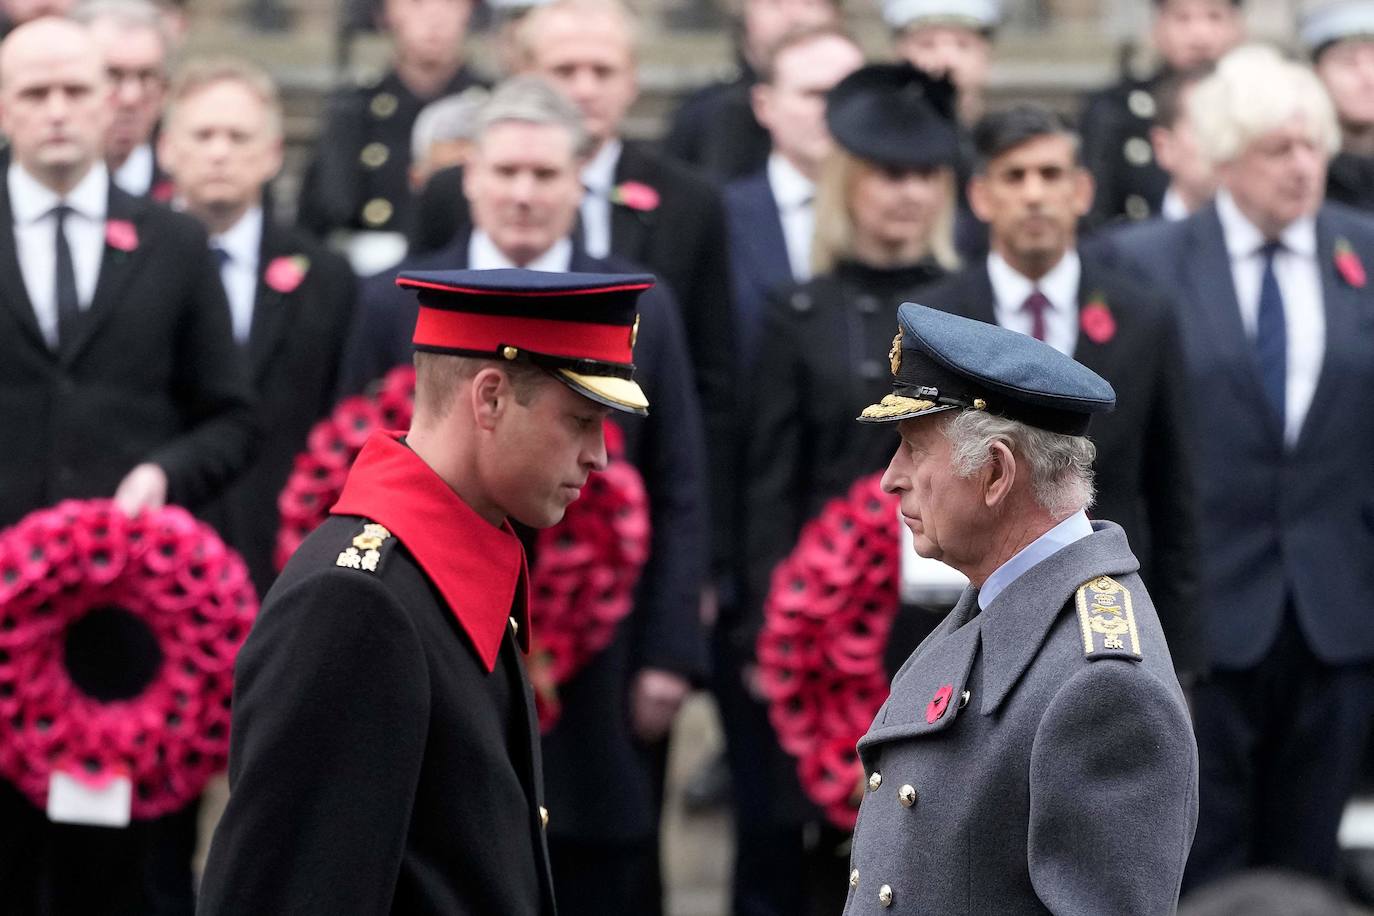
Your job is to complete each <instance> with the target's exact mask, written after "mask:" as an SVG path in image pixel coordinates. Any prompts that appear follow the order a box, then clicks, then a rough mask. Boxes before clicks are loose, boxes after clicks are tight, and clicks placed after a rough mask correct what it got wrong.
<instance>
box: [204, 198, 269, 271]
mask: <svg viewBox="0 0 1374 916" xmlns="http://www.w3.org/2000/svg"><path fill="white" fill-rule="evenodd" d="M210 246H211V247H218V248H223V249H224V252H225V253H226V254H227V255H229V261H230V263H232V264H238V265H240V266H244V267H255V266H256V265H257V263H258V256H259V253H260V251H259V249H260V248H261V246H262V207H250V208H249V209H248V212H246V213H244V214H243V216H241V217H239V221H238V222H236V223H234V225H232V226H230V227H229V228H228V229H227V230H225V231H224V232H223V233H222V234H220V235H212V236H210Z"/></svg>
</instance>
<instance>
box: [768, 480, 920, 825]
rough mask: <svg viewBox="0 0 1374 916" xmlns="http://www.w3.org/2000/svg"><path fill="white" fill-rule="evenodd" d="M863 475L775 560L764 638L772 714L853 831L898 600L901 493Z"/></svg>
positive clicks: (820, 798)
mask: <svg viewBox="0 0 1374 916" xmlns="http://www.w3.org/2000/svg"><path fill="white" fill-rule="evenodd" d="M881 477H882V475H881V474H874V475H872V476H869V477H863V478H860V479H859V480H858V481H857V482H856V483H855V484H854V485H853V486H852V487H850V489H849V493H848V494H847V495H845V496H842V497H839V498H837V499H832V500H831V501H830V502H828V503H827V504H826V505H825V508H824V509H822V510H821V514H820V515H819V516H817V517H816V518H815V519H813V520H811V521H810V522H808V523H807V524H806V525H805V526H804V527H803V528H802V532H801V537H800V538H799V539H798V541H797V546H796V547H795V548H794V549H793V550H792V553H791V554H789V555H788V556H787V558H786V559H784V560H783V561H782V562H781V563H780V564H778V566H777V568H775V569H774V570H773V578H772V582H771V586H770V590H769V593H768V597H767V599H766V601H765V603H764V622H763V629H762V630H761V631H760V633H759V638H758V646H757V648H758V660H759V677H760V679H761V681H762V684H763V690H764V692H765V693H766V694H767V695H768V697H769V707H768V717H769V720H770V721H771V722H772V723H773V728H774V730H775V731H776V732H777V734H778V740H779V743H780V744H781V745H782V747H783V749H784V750H786V751H787V752H788V753H790V754H792V755H793V756H794V757H796V758H797V772H798V775H799V776H800V778H801V785H802V789H803V790H804V791H805V792H806V794H807V796H808V797H810V798H811V799H812V800H813V801H814V802H815V803H816V804H817V805H819V806H820V807H821V809H822V810H823V811H824V812H825V815H826V817H828V818H829V819H830V821H831V822H832V823H834V824H835V825H836V826H838V827H840V828H842V829H845V830H852V829H853V828H854V823H855V820H856V819H857V817H858V802H859V799H860V798H861V797H862V789H861V788H860V786H861V783H862V778H863V772H862V767H861V765H860V763H859V758H858V754H857V752H856V751H855V749H854V746H855V744H857V743H858V740H859V738H861V737H862V736H863V734H864V732H865V731H867V729H868V727H869V725H870V724H871V723H872V721H873V716H874V714H875V713H876V712H877V711H878V707H880V706H881V705H882V703H883V700H884V699H886V698H887V693H888V679H887V674H886V673H885V672H884V670H883V649H884V648H885V647H886V645H887V640H888V635H889V633H890V632H891V629H892V621H893V618H894V617H895V616H896V613H897V604H898V554H897V551H898V543H899V541H898V538H897V533H898V532H897V504H896V499H895V498H894V497H893V496H890V495H889V494H887V493H884V492H883V491H882V488H881V487H880V486H879V480H880V479H881Z"/></svg>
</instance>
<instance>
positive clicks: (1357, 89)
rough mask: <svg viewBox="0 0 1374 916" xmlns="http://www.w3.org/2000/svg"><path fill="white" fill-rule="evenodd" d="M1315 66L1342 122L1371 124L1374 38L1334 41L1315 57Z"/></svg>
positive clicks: (1373, 99)
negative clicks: (1319, 55)
mask: <svg viewBox="0 0 1374 916" xmlns="http://www.w3.org/2000/svg"><path fill="white" fill-rule="evenodd" d="M1316 70H1317V76H1319V77H1321V81H1322V82H1323V83H1324V84H1325V85H1326V91H1327V92H1329V93H1331V101H1332V102H1334V103H1335V105H1336V114H1337V115H1338V116H1339V117H1340V119H1341V123H1342V124H1346V125H1350V126H1353V127H1369V126H1370V125H1374V38H1351V39H1347V40H1345V41H1339V42H1337V43H1336V44H1334V45H1332V46H1331V47H1329V48H1327V49H1326V50H1325V51H1323V52H1322V54H1321V57H1319V58H1317V64H1316Z"/></svg>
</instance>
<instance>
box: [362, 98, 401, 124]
mask: <svg viewBox="0 0 1374 916" xmlns="http://www.w3.org/2000/svg"><path fill="white" fill-rule="evenodd" d="M399 104H400V103H399V102H398V101H397V99H396V96H394V95H392V94H391V93H390V92H379V93H377V94H376V95H374V96H373V97H372V101H371V103H369V105H368V107H369V108H370V109H372V116H373V117H374V118H377V119H378V120H382V121H384V120H386V119H387V118H389V117H391V116H392V115H394V114H395V113H396V108H397V106H398V105H399Z"/></svg>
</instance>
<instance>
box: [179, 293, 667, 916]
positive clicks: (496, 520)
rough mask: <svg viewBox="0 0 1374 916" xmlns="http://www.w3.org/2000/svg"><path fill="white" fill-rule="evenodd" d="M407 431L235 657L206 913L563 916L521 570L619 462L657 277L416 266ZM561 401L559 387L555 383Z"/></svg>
mask: <svg viewBox="0 0 1374 916" xmlns="http://www.w3.org/2000/svg"><path fill="white" fill-rule="evenodd" d="M396 282H397V285H399V286H401V287H403V288H409V289H415V290H417V291H418V298H419V303H420V308H419V315H418V319H417V321H416V325H415V333H414V344H415V348H416V350H417V351H418V352H417V354H416V356H415V367H416V396H415V418H414V421H413V423H412V425H411V428H410V432H409V433H408V434H407V435H406V436H405V437H404V438H400V435H399V434H397V433H376V434H374V435H373V437H372V438H371V439H370V440H369V441H368V443H367V444H366V445H365V446H364V448H363V450H362V452H361V453H360V454H359V456H358V459H357V461H356V462H355V464H354V466H353V469H352V471H351V472H350V474H349V477H348V481H347V483H346V484H345V485H344V491H343V494H342V496H341V497H340V499H339V502H338V503H337V504H336V505H335V506H334V507H333V510H332V513H333V517H332V518H331V519H330V520H328V521H327V522H325V523H324V524H323V525H322V526H321V527H320V528H319V530H317V531H316V532H315V533H314V534H312V535H311V536H310V537H309V538H307V539H306V541H305V543H304V544H303V545H302V546H301V548H300V550H299V551H297V553H296V555H295V556H294V557H293V558H292V560H291V562H290V563H289V564H288V565H287V567H286V569H285V570H284V571H283V572H282V575H281V577H280V578H279V579H278V581H277V583H276V585H275V586H274V587H273V588H272V590H271V591H270V592H269V593H268V596H267V600H266V603H265V604H264V606H263V609H262V612H261V614H260V616H259V617H258V621H257V624H256V625H255V627H254V629H253V632H252V634H251V635H250V636H249V638H248V641H247V643H246V644H245V645H244V648H243V651H242V653H241V654H240V655H239V660H238V669H237V672H236V679H235V691H234V723H233V728H234V731H233V735H234V737H233V744H232V746H231V750H230V763H229V779H230V786H231V795H230V799H229V806H228V808H227V810H226V811H225V814H224V819H223V820H222V821H221V822H220V825H219V828H218V829H217V831H216V833H215V837H214V841H213V844H212V846H211V850H210V858H209V862H208V864H207V868H206V874H205V881H204V885H203V888H202V897H201V909H200V911H201V913H204V914H219V913H226V914H229V913H233V914H239V913H307V912H308V913H351V914H364V913H407V914H423V913H434V914H438V913H447V914H452V913H502V914H513V916H516V914H518V916H524V914H552V913H553V912H554V904H553V887H552V879H551V877H550V871H549V860H548V847H547V844H546V842H545V839H544V833H543V830H544V825H545V824H547V822H548V818H549V814H548V812H547V810H546V809H545V808H544V807H543V784H542V783H543V780H542V774H541V764H540V754H539V733H538V729H537V723H536V719H535V712H534V700H533V694H532V692H531V689H530V686H529V683H528V679H527V677H526V674H525V665H524V660H523V657H522V656H523V654H524V653H525V652H527V651H528V648H529V626H528V622H529V615H528V595H529V585H528V576H527V573H526V564H525V554H524V549H523V547H522V546H521V543H520V540H519V538H518V537H517V536H516V534H515V532H514V530H513V529H512V527H511V521H512V520H513V521H517V522H521V523H523V524H526V525H529V526H532V527H536V528H546V527H548V526H550V525H553V524H555V523H557V522H558V521H559V520H561V519H562V517H563V513H564V511H565V510H566V509H567V507H568V505H569V504H570V503H572V502H573V500H575V499H577V497H578V495H579V493H580V490H581V487H582V486H583V485H584V484H585V483H586V482H587V476H588V475H589V474H590V473H591V472H592V471H596V470H600V469H601V468H603V467H605V465H606V448H605V443H604V440H603V436H602V427H603V420H604V419H605V417H606V415H607V414H608V413H609V412H610V411H611V410H617V411H623V412H627V413H632V414H644V413H646V412H647V407H648V402H647V400H646V399H645V397H644V394H643V392H642V391H641V389H640V388H639V385H638V384H637V383H636V382H635V381H634V379H633V377H632V372H633V369H634V366H633V364H632V362H631V358H632V357H631V350H632V346H633V343H634V339H635V336H636V329H637V328H636V325H637V322H636V315H635V300H636V299H637V297H638V295H639V293H640V292H642V291H643V290H645V289H648V288H649V287H650V286H652V285H653V278H652V277H649V276H645V275H596V274H568V273H564V274H552V273H539V272H534V271H528V270H516V269H508V270H491V271H468V270H464V271H434V272H421V273H404V274H402V275H401V276H400V277H399V278H398V279H397V281H396ZM555 380H556V381H557V382H561V383H562V384H554V381H555Z"/></svg>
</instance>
